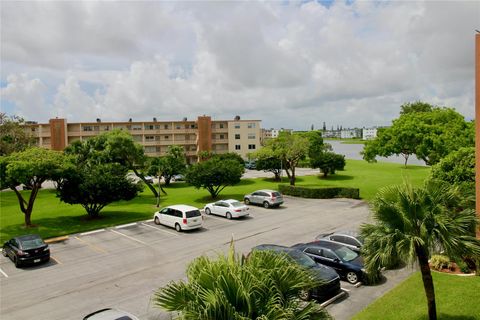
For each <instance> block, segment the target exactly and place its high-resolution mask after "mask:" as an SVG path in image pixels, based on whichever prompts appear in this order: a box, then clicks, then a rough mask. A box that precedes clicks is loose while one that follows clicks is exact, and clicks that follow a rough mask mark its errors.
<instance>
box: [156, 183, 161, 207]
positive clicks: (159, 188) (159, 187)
mask: <svg viewBox="0 0 480 320" xmlns="http://www.w3.org/2000/svg"><path fill="white" fill-rule="evenodd" d="M161 179H162V177H161V176H160V175H158V196H157V208H158V207H160V190H161V188H162V186H161V185H160V180H161Z"/></svg>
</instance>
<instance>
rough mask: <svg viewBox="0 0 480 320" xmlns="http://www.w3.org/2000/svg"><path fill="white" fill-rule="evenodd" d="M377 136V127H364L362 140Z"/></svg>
mask: <svg viewBox="0 0 480 320" xmlns="http://www.w3.org/2000/svg"><path fill="white" fill-rule="evenodd" d="M376 137H377V128H363V129H362V140H373V139H375V138H376Z"/></svg>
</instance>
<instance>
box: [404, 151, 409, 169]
mask: <svg viewBox="0 0 480 320" xmlns="http://www.w3.org/2000/svg"><path fill="white" fill-rule="evenodd" d="M403 157H404V158H405V168H406V167H407V161H408V157H409V155H408V154H404V155H403Z"/></svg>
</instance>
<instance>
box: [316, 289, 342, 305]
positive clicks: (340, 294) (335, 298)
mask: <svg viewBox="0 0 480 320" xmlns="http://www.w3.org/2000/svg"><path fill="white" fill-rule="evenodd" d="M344 295H346V292H345V291H343V289H342V292H340V293H339V294H337V295H336V296H334V297H332V298H330V299H328V300H327V301H325V302H323V303H321V304H320V307H322V308H325V307H326V306H328V305H329V304H330V303H332V302H333V301H335V300H337V299H340V298H341V297H343V296H344Z"/></svg>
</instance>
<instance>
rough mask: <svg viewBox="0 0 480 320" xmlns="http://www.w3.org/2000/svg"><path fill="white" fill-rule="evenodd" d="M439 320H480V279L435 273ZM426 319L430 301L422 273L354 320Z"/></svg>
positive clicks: (412, 277) (374, 303) (353, 319)
mask: <svg viewBox="0 0 480 320" xmlns="http://www.w3.org/2000/svg"><path fill="white" fill-rule="evenodd" d="M433 281H434V286H435V297H436V304H437V317H438V319H439V320H460V319H462V320H474V319H477V320H478V319H480V303H479V301H480V277H460V276H455V275H450V274H443V273H438V272H433ZM377 319H382V320H389V319H391V320H424V319H425V320H426V319H428V316H427V302H426V298H425V293H424V290H423V284H422V278H421V275H420V272H417V273H415V274H413V275H412V276H411V277H410V278H408V279H407V280H405V281H404V282H403V283H401V284H400V285H398V286H397V287H395V288H394V289H393V290H391V291H390V292H388V293H387V294H385V295H384V296H383V297H381V298H379V299H378V300H376V301H375V302H373V303H372V304H370V305H369V306H367V307H366V308H365V309H364V310H362V311H361V312H359V313H358V314H356V315H355V316H354V317H353V318H352V320H377Z"/></svg>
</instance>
